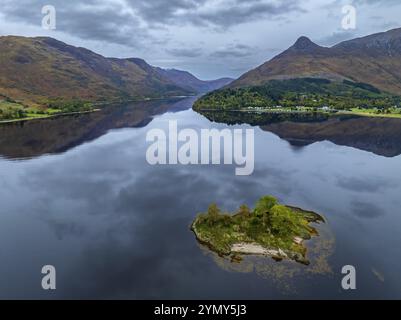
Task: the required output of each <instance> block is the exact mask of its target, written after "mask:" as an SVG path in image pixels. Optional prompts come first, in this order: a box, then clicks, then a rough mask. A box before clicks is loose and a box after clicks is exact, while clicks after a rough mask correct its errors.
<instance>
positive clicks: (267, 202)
mask: <svg viewBox="0 0 401 320" xmlns="http://www.w3.org/2000/svg"><path fill="white" fill-rule="evenodd" d="M277 203H278V202H277V199H276V198H275V197H273V196H265V197H263V198H261V199H260V200H259V201H258V202H257V203H256V207H255V210H254V212H255V215H256V216H258V217H262V216H263V215H265V214H266V213H269V212H270V210H271V209H272V208H273V207H274V206H275V205H277Z"/></svg>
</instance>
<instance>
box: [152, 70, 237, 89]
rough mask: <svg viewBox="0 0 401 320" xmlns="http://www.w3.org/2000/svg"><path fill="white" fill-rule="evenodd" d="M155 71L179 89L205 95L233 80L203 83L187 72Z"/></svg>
mask: <svg viewBox="0 0 401 320" xmlns="http://www.w3.org/2000/svg"><path fill="white" fill-rule="evenodd" d="M156 70H157V71H158V72H159V73H160V74H161V75H162V76H164V77H166V78H167V79H169V80H171V81H172V82H174V83H175V84H176V85H178V86H179V87H181V88H184V89H186V90H189V91H194V92H196V93H206V92H210V91H213V90H217V89H220V88H222V87H224V86H226V85H228V84H230V83H231V82H232V81H233V80H234V79H231V78H221V79H217V80H211V81H203V80H200V79H198V78H197V77H195V76H194V75H193V74H191V73H189V72H187V71H181V70H176V69H161V68H156Z"/></svg>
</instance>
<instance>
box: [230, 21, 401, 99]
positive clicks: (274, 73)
mask: <svg viewBox="0 0 401 320" xmlns="http://www.w3.org/2000/svg"><path fill="white" fill-rule="evenodd" d="M307 77H316V78H324V79H329V80H350V81H354V82H362V83H367V84H370V85H372V86H374V87H376V88H378V89H380V90H382V91H385V92H390V93H393V94H401V28H399V29H394V30H390V31H388V32H383V33H378V34H374V35H370V36H367V37H363V38H358V39H354V40H350V41H345V42H342V43H340V44H338V45H336V46H333V47H331V48H326V47H321V46H319V45H317V44H315V43H313V42H312V41H311V40H310V39H308V38H306V37H301V38H299V39H298V40H297V41H296V43H295V44H294V45H293V46H291V47H290V48H289V49H287V50H286V51H284V52H283V53H281V54H279V55H278V56H276V57H274V58H273V59H271V60H270V61H268V62H266V63H264V64H263V65H261V66H260V67H258V68H256V69H254V70H251V71H249V72H247V73H246V74H244V75H243V76H241V77H240V78H239V79H238V80H236V81H234V82H233V83H232V84H231V85H230V86H231V87H232V88H238V87H247V86H259V85H263V84H264V83H266V82H268V81H269V80H273V79H279V80H280V79H292V78H307Z"/></svg>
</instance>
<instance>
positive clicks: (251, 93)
mask: <svg viewBox="0 0 401 320" xmlns="http://www.w3.org/2000/svg"><path fill="white" fill-rule="evenodd" d="M400 105H401V97H398V96H394V95H391V94H388V93H385V92H381V91H380V90H379V89H377V88H375V87H373V86H371V85H369V84H366V83H359V82H352V81H349V80H342V81H332V80H328V79H321V78H295V79H283V80H270V81H268V82H267V83H265V84H263V85H259V86H250V87H244V88H225V89H223V90H218V91H214V92H212V93H209V94H207V95H205V96H204V97H202V98H201V99H199V100H198V101H196V103H195V105H194V109H195V110H198V111H201V110H237V111H241V110H242V111H246V110H247V109H256V110H259V111H261V110H262V109H266V108H268V109H273V110H279V109H282V108H292V109H294V108H296V109H298V110H299V109H300V108H305V107H308V108H314V109H317V108H322V107H325V108H327V107H330V108H331V109H333V110H346V109H347V110H348V109H352V108H365V109H368V108H369V109H371V110H376V109H380V110H381V109H386V112H387V110H389V111H390V110H392V109H394V106H400ZM396 109H397V108H396Z"/></svg>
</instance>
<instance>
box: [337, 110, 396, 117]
mask: <svg viewBox="0 0 401 320" xmlns="http://www.w3.org/2000/svg"><path fill="white" fill-rule="evenodd" d="M338 114H355V115H358V116H364V117H379V118H399V119H401V110H400V109H398V110H396V109H391V110H390V113H379V112H378V110H377V109H358V108H354V109H351V111H341V112H339V113H338Z"/></svg>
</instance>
